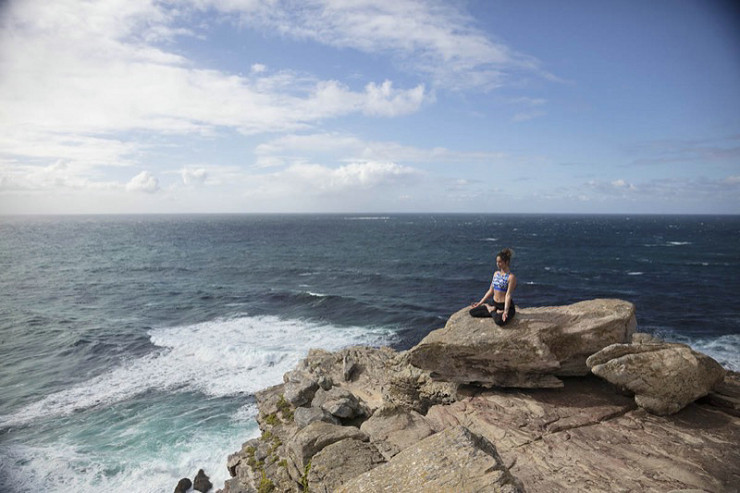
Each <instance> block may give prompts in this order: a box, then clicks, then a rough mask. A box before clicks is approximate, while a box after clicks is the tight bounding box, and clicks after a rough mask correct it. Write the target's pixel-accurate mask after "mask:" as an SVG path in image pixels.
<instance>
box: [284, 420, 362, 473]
mask: <svg viewBox="0 0 740 493" xmlns="http://www.w3.org/2000/svg"><path fill="white" fill-rule="evenodd" d="M345 438H352V439H354V440H360V441H367V440H368V436H367V435H366V434H365V433H363V432H361V431H360V430H359V428H356V427H354V426H339V425H334V424H331V423H324V422H323V421H314V422H313V423H311V424H309V425H308V426H306V427H305V428H303V429H301V430H300V431H298V433H296V435H295V436H294V437H293V439H292V440H291V442H290V445H289V452H290V454H291V458H292V459H293V462H294V463H295V464H296V466H298V468H299V469H302V468H304V467H306V464H308V461H309V460H311V457H313V456H314V455H315V454H316V453H317V452H319V451H320V450H322V449H323V448H324V447H326V446H327V445H331V444H332V443H336V442H338V441H340V440H344V439H345Z"/></svg>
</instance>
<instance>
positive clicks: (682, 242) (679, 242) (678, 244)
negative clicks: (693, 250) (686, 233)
mask: <svg viewBox="0 0 740 493" xmlns="http://www.w3.org/2000/svg"><path fill="white" fill-rule="evenodd" d="M668 245H670V246H683V245H691V242H690V241H669V242H668Z"/></svg>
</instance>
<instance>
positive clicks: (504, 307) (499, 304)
mask: <svg viewBox="0 0 740 493" xmlns="http://www.w3.org/2000/svg"><path fill="white" fill-rule="evenodd" d="M513 253H514V252H512V251H511V249H509V248H505V249H503V250H501V251H500V252H499V253H498V255H496V267H497V268H498V270H497V271H496V272H494V274H493V280H492V281H491V287H490V288H488V291H486V294H485V295H483V298H481V300H480V301H479V302H478V303H473V304H472V305H471V307H472V308H471V310H470V315H471V316H473V317H493V320H494V322H496V325H499V326H503V325H506V323H507V322H509V321H510V320H511V319H512V318H514V315H515V314H516V308H514V300H513V299H512V298H511V296H512V294H513V293H514V290H515V289H516V276H515V275H514V273H513V272H511V269H510V266H511V257H512V256H513ZM491 295H493V301H492V304H490V305H489V304H488V303H486V301H487V300H488V299H489V298H490V297H491Z"/></svg>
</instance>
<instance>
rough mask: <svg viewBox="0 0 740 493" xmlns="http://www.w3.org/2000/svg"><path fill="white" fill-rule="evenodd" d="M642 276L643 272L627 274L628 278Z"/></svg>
mask: <svg viewBox="0 0 740 493" xmlns="http://www.w3.org/2000/svg"><path fill="white" fill-rule="evenodd" d="M643 274H644V272H640V271H635V272H628V273H627V275H628V276H641V275H643Z"/></svg>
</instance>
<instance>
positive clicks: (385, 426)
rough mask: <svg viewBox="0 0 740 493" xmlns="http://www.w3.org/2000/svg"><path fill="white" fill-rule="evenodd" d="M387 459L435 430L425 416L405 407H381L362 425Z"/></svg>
mask: <svg viewBox="0 0 740 493" xmlns="http://www.w3.org/2000/svg"><path fill="white" fill-rule="evenodd" d="M360 430H361V431H363V432H365V433H367V435H368V436H369V437H370V442H371V443H372V444H373V445H375V446H376V447H377V449H378V450H379V451H380V452H381V453H382V454H383V457H385V458H386V460H389V459H390V458H391V457H393V456H394V455H396V454H398V453H399V452H400V451H401V450H403V449H405V448H408V447H410V446H411V445H414V444H415V443H417V442H419V441H420V440H422V439H424V438H426V437H428V436H429V435H431V434H432V433H434V431H433V430H432V427H431V426H430V425H429V424H428V423H427V422H426V420H425V419H424V417H423V416H422V415H421V414H419V413H417V412H416V411H407V410H405V409H387V410H385V409H380V410H378V411H376V412H375V414H373V415H372V417H370V419H368V420H366V421H365V422H364V423H362V425H361V426H360Z"/></svg>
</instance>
